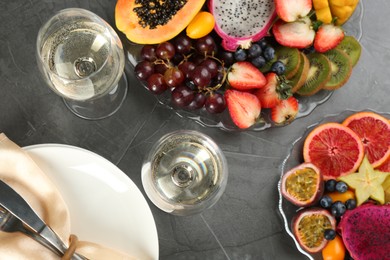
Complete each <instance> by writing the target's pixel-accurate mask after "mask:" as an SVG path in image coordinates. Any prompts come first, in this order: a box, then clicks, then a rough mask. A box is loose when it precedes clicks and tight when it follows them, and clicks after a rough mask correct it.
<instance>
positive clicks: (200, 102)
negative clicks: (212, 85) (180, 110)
mask: <svg viewBox="0 0 390 260" xmlns="http://www.w3.org/2000/svg"><path fill="white" fill-rule="evenodd" d="M205 103H206V96H205V95H204V94H203V93H196V94H195V96H194V99H193V100H192V102H191V103H190V104H189V105H188V106H187V108H188V109H191V110H196V109H200V108H202V107H203V106H204V104H205Z"/></svg>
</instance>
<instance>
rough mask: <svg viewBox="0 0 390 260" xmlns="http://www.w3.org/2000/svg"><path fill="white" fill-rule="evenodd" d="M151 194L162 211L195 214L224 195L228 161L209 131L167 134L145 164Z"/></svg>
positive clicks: (145, 181)
mask: <svg viewBox="0 0 390 260" xmlns="http://www.w3.org/2000/svg"><path fill="white" fill-rule="evenodd" d="M141 174H142V184H143V187H144V189H145V192H146V194H147V196H148V197H149V198H150V200H151V201H152V202H153V203H154V204H155V205H156V206H157V207H159V208H160V209H161V210H163V211H166V212H168V213H171V214H174V215H183V216H184V215H192V214H197V213H200V212H202V211H203V210H205V209H207V208H209V207H211V206H213V205H214V204H215V203H216V202H217V201H218V199H219V198H220V197H221V195H222V194H223V192H224V190H225V187H226V184H227V178H228V169H227V162H226V158H225V156H224V154H223V152H222V151H221V150H220V148H219V147H218V146H217V144H216V143H215V142H214V141H213V140H212V139H211V138H210V137H208V136H206V135H205V134H202V133H200V132H197V131H190V130H180V131H175V132H172V133H169V134H167V135H165V136H163V137H162V138H161V139H160V140H159V141H157V143H156V144H155V145H154V146H153V147H152V149H151V151H150V153H149V154H148V155H147V157H146V159H145V161H144V164H143V166H142V173H141Z"/></svg>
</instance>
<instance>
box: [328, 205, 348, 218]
mask: <svg viewBox="0 0 390 260" xmlns="http://www.w3.org/2000/svg"><path fill="white" fill-rule="evenodd" d="M346 210H347V207H346V206H345V204H344V203H342V202H341V201H336V202H335V203H333V204H332V206H331V207H330V212H331V213H332V215H333V216H335V217H336V218H338V217H341V216H342V215H344V213H345V211H346Z"/></svg>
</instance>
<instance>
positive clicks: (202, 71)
mask: <svg viewBox="0 0 390 260" xmlns="http://www.w3.org/2000/svg"><path fill="white" fill-rule="evenodd" d="M191 80H192V81H193V82H194V83H195V85H197V86H198V87H206V86H207V85H209V84H210V81H211V74H210V72H209V70H208V68H206V67H204V66H197V67H196V68H195V69H194V70H193V71H192V72H191Z"/></svg>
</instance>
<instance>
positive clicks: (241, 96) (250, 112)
mask: <svg viewBox="0 0 390 260" xmlns="http://www.w3.org/2000/svg"><path fill="white" fill-rule="evenodd" d="M225 99H226V104H227V107H228V110H229V114H230V117H231V118H232V120H233V123H234V124H235V125H236V126H238V127H239V128H241V129H245V128H249V127H251V126H252V125H253V124H254V123H255V122H256V120H257V118H258V117H259V116H260V112H261V104H260V101H259V100H258V99H257V97H256V96H255V95H253V94H251V93H249V92H242V91H238V90H234V89H229V90H226V92H225Z"/></svg>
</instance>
